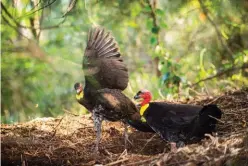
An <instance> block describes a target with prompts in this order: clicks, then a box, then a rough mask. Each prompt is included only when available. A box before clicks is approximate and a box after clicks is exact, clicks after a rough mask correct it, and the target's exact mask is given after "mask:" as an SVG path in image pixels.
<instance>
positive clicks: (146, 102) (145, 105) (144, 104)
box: [140, 97, 151, 116]
mask: <svg viewBox="0 0 248 166" xmlns="http://www.w3.org/2000/svg"><path fill="white" fill-rule="evenodd" d="M150 101H151V97H147V98H144V100H143V101H142V103H141V104H140V105H141V107H140V115H141V116H143V115H144V113H145V111H146V109H147V108H148V107H149V103H150Z"/></svg>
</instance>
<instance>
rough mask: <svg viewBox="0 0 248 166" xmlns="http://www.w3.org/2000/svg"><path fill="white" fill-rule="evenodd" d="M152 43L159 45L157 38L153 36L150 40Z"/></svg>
mask: <svg viewBox="0 0 248 166" xmlns="http://www.w3.org/2000/svg"><path fill="white" fill-rule="evenodd" d="M150 43H151V44H152V45H156V44H157V38H156V37H155V36H152V37H151V39H150Z"/></svg>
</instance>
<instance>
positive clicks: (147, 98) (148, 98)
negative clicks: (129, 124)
mask: <svg viewBox="0 0 248 166" xmlns="http://www.w3.org/2000/svg"><path fill="white" fill-rule="evenodd" d="M150 101H151V97H146V98H144V100H143V101H142V102H141V103H140V105H141V106H144V105H146V104H149V103H150Z"/></svg>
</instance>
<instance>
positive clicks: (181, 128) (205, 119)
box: [144, 102, 221, 142]
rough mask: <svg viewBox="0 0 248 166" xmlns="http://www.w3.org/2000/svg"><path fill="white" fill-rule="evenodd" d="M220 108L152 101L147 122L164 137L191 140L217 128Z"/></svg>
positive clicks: (172, 139) (145, 115)
mask: <svg viewBox="0 0 248 166" xmlns="http://www.w3.org/2000/svg"><path fill="white" fill-rule="evenodd" d="M220 112H221V111H220V109H219V108H218V107H217V106H215V105H208V106H204V107H202V106H195V105H184V104H167V103H163V102H151V103H150V104H149V107H148V108H147V110H146V111H145V113H144V117H145V118H146V120H147V123H148V124H149V125H150V126H151V127H152V129H153V130H154V131H156V132H157V133H158V134H159V135H160V136H161V137H162V138H163V139H165V140H168V141H171V142H179V141H183V142H190V141H192V140H199V139H201V138H202V137H204V134H205V133H211V132H213V131H214V129H215V124H216V123H217V121H216V120H215V119H213V118H210V117H209V115H211V116H213V117H215V118H217V119H220V118H221V113H220Z"/></svg>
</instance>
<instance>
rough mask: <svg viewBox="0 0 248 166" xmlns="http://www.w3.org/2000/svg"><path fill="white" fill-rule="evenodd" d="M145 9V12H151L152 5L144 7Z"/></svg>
mask: <svg viewBox="0 0 248 166" xmlns="http://www.w3.org/2000/svg"><path fill="white" fill-rule="evenodd" d="M143 11H144V12H151V11H152V9H151V8H150V6H148V5H147V6H146V7H144V8H143Z"/></svg>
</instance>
